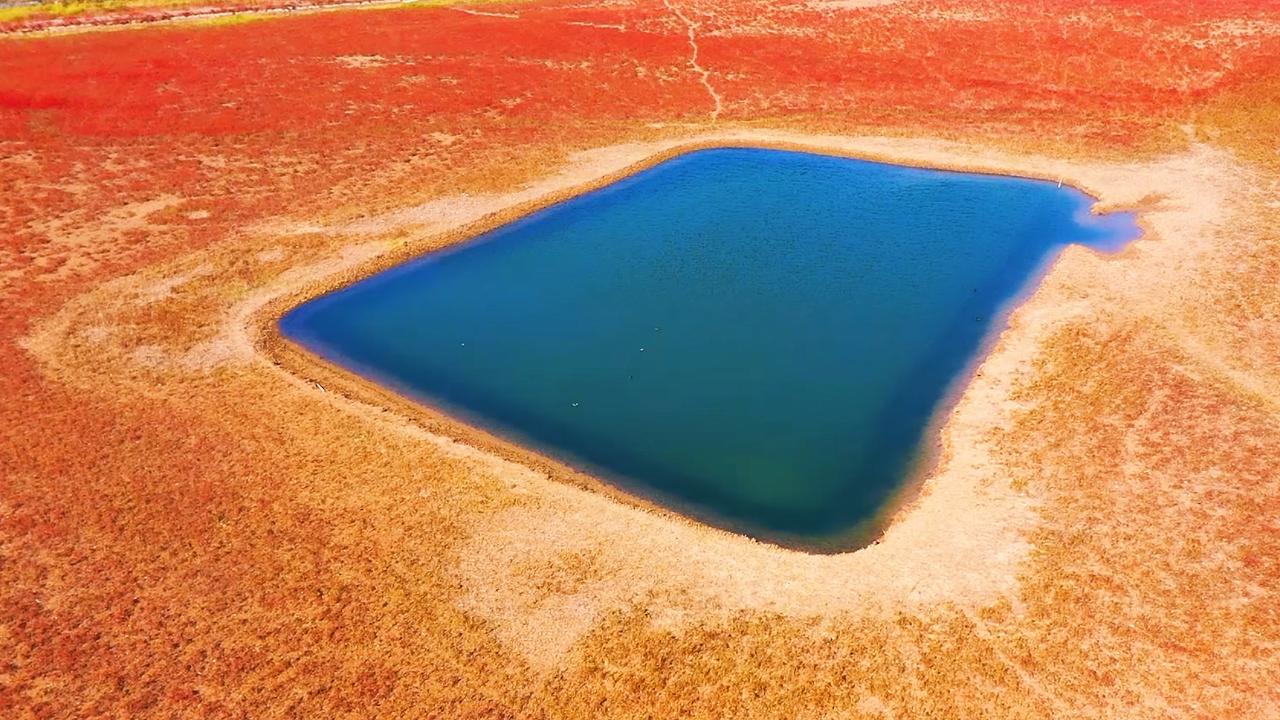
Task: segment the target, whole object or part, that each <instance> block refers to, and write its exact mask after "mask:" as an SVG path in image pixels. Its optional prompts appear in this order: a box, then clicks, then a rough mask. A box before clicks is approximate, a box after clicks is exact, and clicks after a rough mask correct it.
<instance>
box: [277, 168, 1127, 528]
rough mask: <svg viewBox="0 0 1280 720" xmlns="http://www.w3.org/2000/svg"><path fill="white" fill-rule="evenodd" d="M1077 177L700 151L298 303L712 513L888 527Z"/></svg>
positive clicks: (631, 482)
mask: <svg viewBox="0 0 1280 720" xmlns="http://www.w3.org/2000/svg"><path fill="white" fill-rule="evenodd" d="M1093 202H1094V201H1093V199H1092V198H1090V197H1089V196H1087V195H1085V194H1084V193H1082V192H1080V191H1078V190H1076V189H1073V188H1070V187H1066V186H1059V185H1058V184H1056V183H1052V182H1046V181H1040V180H1029V179H1023V178H1012V177H1004V176H995V175H981V174H972V173H960V172H951V171H940V170H929V169H922V168H914V167H904V166H898V165H891V164H884V163H876V162H868V161H863V160H853V159H848V158H843V157H833V156H827V155H819V154H812V153H804V152H795V151H784V150H771V149H760V148H720V149H710V150H697V151H693V152H690V153H687V154H684V155H681V156H678V157H676V158H673V159H671V160H667V161H665V162H662V163H660V164H658V165H655V166H653V167H651V168H648V169H646V170H643V171H641V172H639V173H636V174H635V175H632V176H629V177H627V178H624V179H622V180H620V181H618V182H615V183H613V184H610V185H608V186H606V187H603V188H600V189H597V190H594V191H591V192H588V193H585V194H583V195H580V196H577V197H575V198H572V199H570V200H567V201H565V202H562V203H559V204H556V205H553V206H550V207H547V208H544V209H542V210H540V211H537V212H535V213H532V214H530V215H527V216H525V217H523V218H521V219H519V220H517V221H515V222H512V223H510V224H507V225H505V226H503V227H500V228H497V229H495V230H493V231H491V232H487V233H484V234H483V235H480V236H478V237H476V238H474V239H473V240H471V241H470V242H467V243H464V244H461V245H458V246H454V247H451V248H448V249H446V250H443V251H440V252H436V253H432V254H430V255H425V256H422V257H419V258H416V259H414V260H411V261H409V262H406V263H404V264H402V265H399V266H397V267H394V268H391V269H389V270H386V271H383V272H380V273H377V274H375V275H372V276H370V277H368V278H365V279H363V280H360V281H358V282H356V283H353V284H351V285H348V286H346V287H343V288H341V289H338V290H335V291H333V292H330V293H328V294H325V295H322V296H320V297H317V298H315V299H313V300H310V301H308V302H306V303H303V304H302V305H300V306H298V307H296V308H294V309H293V310H291V311H289V312H288V313H286V314H285V316H284V317H283V318H282V319H281V320H280V330H281V332H282V333H283V335H284V336H285V337H287V338H289V339H290V340H292V341H294V342H296V343H299V344H301V345H302V346H304V347H305V348H307V349H309V350H310V351H312V352H314V353H316V354H318V355H320V356H321V357H323V358H325V359H327V360H329V361H331V362H334V363H337V364H339V365H341V366H343V367H346V368H347V369H349V370H352V371H354V372H356V373H358V374H360V375H362V376H364V377H367V378H369V379H371V380H372V381H374V382H377V383H379V384H382V385H384V386H386V387H388V388H390V389H393V390H395V391H396V392H399V393H401V394H404V395H407V396H409V397H412V398H414V399H417V400H419V401H421V402H424V403H427V404H430V405H432V406H436V407H439V408H441V409H443V410H445V411H446V412H448V413H450V414H452V415H454V416H456V417H458V418H459V419H461V420H463V421H465V422H468V423H470V424H473V425H476V426H479V427H481V428H483V429H486V430H489V431H491V432H493V433H495V434H497V435H500V436H503V437H505V438H508V439H510V440H512V441H515V442H518V443H520V444H522V445H525V446H527V447H530V448H533V449H536V450H537V451H539V452H542V453H544V454H546V455H549V456H551V457H554V458H556V459H559V460H561V461H563V462H565V463H567V464H569V465H571V466H574V467H577V468H579V469H582V470H584V471H586V472H588V473H590V474H592V475H595V476H597V477H600V478H602V479H604V480H606V481H609V482H612V483H615V484H617V485H619V486H621V487H623V488H624V489H626V490H628V491H630V492H633V493H636V494H639V495H642V496H644V497H646V498H649V499H651V500H653V501H655V502H658V503H659V504H663V505H666V506H668V507H671V508H672V509H674V510H676V511H678V512H681V513H683V514H686V515H689V516H692V517H695V518H697V519H700V520H702V521H704V522H707V523H710V524H713V525H716V526H719V527H724V528H727V529H731V530H734V531H737V532H742V533H745V534H748V535H751V536H753V537H756V538H758V539H761V540H765V541H769V542H775V543H779V544H784V545H788V546H793V547H802V548H805V549H810V550H815V551H830V550H834V549H847V548H848V547H852V546H856V545H857V544H859V543H861V542H865V540H866V539H867V538H866V537H865V532H860V531H859V528H866V527H867V523H868V522H869V521H870V520H871V519H873V518H875V517H876V516H877V514H878V513H880V511H881V510H882V509H883V508H884V507H885V505H886V503H887V502H889V501H891V499H892V498H893V497H894V495H895V493H896V492H897V491H898V490H899V489H900V488H901V487H902V485H903V482H904V481H905V479H906V478H907V477H908V476H909V475H910V472H911V468H912V465H913V463H914V462H915V460H916V459H917V458H918V457H920V452H921V450H922V448H927V447H929V445H930V442H931V440H932V438H928V437H926V433H927V431H928V429H929V427H930V420H931V418H932V417H933V416H934V414H935V413H936V412H937V410H938V409H939V408H940V407H941V406H942V404H943V403H944V402H945V399H946V397H947V393H948V389H949V388H950V387H951V386H952V384H953V382H954V381H955V380H956V379H957V378H959V377H961V376H962V375H963V373H964V370H965V369H966V368H967V367H969V366H971V364H972V363H973V362H974V361H975V360H976V359H977V354H978V353H979V352H980V351H981V349H982V348H983V346H984V343H983V341H984V339H985V338H987V337H988V335H989V334H990V333H991V332H992V331H993V328H995V327H996V326H997V325H998V324H999V320H1000V318H1001V314H1002V313H1003V312H1005V311H1007V310H1008V309H1009V307H1008V306H1009V305H1010V303H1011V301H1013V300H1014V299H1015V298H1017V297H1018V296H1019V295H1020V294H1021V293H1023V292H1024V291H1025V290H1027V289H1028V286H1029V284H1030V283H1033V282H1034V281H1035V279H1036V278H1037V277H1038V276H1039V273H1040V271H1041V270H1042V269H1043V268H1044V267H1045V266H1046V264H1047V263H1048V262H1049V261H1050V260H1052V259H1053V258H1054V257H1056V255H1057V253H1058V252H1060V251H1061V249H1062V248H1063V247H1065V246H1066V245H1068V244H1071V243H1081V244H1086V245H1090V246H1093V247H1096V248H1098V249H1101V250H1113V249H1117V248H1119V247H1121V246H1122V245H1123V244H1124V243H1125V242H1127V241H1129V240H1131V239H1133V238H1134V237H1136V236H1137V235H1138V234H1139V231H1138V228H1137V225H1136V222H1135V219H1134V217H1133V216H1132V215H1131V214H1127V213H1115V214H1110V215H1093V214H1091V213H1090V207H1091V206H1092V204H1093Z"/></svg>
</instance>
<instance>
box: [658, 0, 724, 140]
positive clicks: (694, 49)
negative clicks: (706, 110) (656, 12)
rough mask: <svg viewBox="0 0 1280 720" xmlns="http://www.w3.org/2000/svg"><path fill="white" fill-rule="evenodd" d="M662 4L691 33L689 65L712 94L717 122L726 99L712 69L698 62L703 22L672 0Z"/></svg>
mask: <svg viewBox="0 0 1280 720" xmlns="http://www.w3.org/2000/svg"><path fill="white" fill-rule="evenodd" d="M662 4H663V5H666V6H667V10H669V11H670V12H671V14H672V15H675V16H676V17H677V18H679V19H680V22H683V23H684V26H685V30H686V31H688V33H689V49H690V55H689V67H690V68H692V69H693V71H694V72H695V73H697V74H698V79H699V81H700V82H701V83H702V86H703V87H705V88H706V89H707V94H708V95H710V96H711V100H712V102H714V103H715V107H714V109H712V111H711V121H712V122H715V121H716V120H718V119H719V118H720V113H721V112H723V111H724V99H723V98H721V97H720V93H718V92H716V89H715V87H714V86H712V84H711V71H710V70H708V69H706V68H704V67H702V65H700V64H698V52H699V51H698V39H697V35H696V33H697V30H698V27H699V26H700V25H701V23H695V22H693V21H692V20H690V19H689V18H688V17H687V16H685V14H684V13H682V12H680V8H678V7H676V6H675V5H674V4H673V3H672V2H671V0H662Z"/></svg>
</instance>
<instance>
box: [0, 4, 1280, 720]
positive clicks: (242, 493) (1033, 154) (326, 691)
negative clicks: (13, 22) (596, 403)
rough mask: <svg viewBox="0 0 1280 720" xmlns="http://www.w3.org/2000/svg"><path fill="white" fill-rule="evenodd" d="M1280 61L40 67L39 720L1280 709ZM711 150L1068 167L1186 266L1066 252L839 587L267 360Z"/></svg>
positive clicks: (704, 58)
mask: <svg viewBox="0 0 1280 720" xmlns="http://www.w3.org/2000/svg"><path fill="white" fill-rule="evenodd" d="M464 10H466V9H464ZM144 39H145V42H144ZM1277 69H1280V9H1277V8H1275V7H1274V6H1273V4H1272V3H1270V2H1263V1H1261V0H1260V1H1259V2H1246V1H1244V0H1241V1H1239V2H1204V3H1187V2H1175V1H1174V0H1146V1H1143V2H1118V1H1116V2H1085V1H1084V0H1080V1H1078V2H1076V1H1073V0H1063V1H1062V2H1054V3H1032V4H1025V3H1019V4H1016V5H1015V4H1012V3H1009V4H1006V3H996V2H990V1H989V0H904V1H903V2H899V3H848V2H821V1H820V0H813V1H812V2H806V3H789V4H777V3H768V4H765V3H746V2H743V3H729V2H701V1H700V2H685V1H683V0H669V1H668V2H662V1H658V2H654V1H651V0H623V1H621V2H601V3H587V4H582V3H568V2H565V3H529V4H521V5H518V6H517V5H512V6H488V7H485V8H483V9H482V10H481V9H474V10H473V11H468V12H463V11H459V10H458V9H449V8H432V9H422V8H419V9H408V10H393V11H382V10H379V11H357V12H350V13H348V12H335V13H324V14H316V15H308V16H299V17H289V18H282V19H273V20H271V21H264V22H255V23H250V24H245V25H234V26H226V27H178V26H173V27H166V28H154V29H144V30H129V31H121V32H110V33H85V34H78V35H74V36H64V37H40V38H21V39H2V38H0V192H2V193H3V194H2V195H0V197H3V201H0V231H2V232H0V302H2V304H0V307H2V308H3V311H0V341H2V342H3V343H4V352H0V397H3V398H5V402H4V403H0V431H2V433H3V435H2V439H3V442H2V443H0V716H4V717H18V718H25V717H33V718H34V717H41V718H42V717H91V716H113V717H120V716H128V717H166V718H167V717H175V716H209V717H235V716H252V717H294V716H306V717H313V716H351V717H369V716H422V717H451V718H452V717H504V716H517V717H592V718H596V717H637V716H656V717H672V716H681V717H813V718H820V717H821V718H827V717H850V718H860V717H991V716H1006V717H1088V718H1093V717H1171V716H1174V717H1271V716H1277V715H1280V691H1278V690H1277V688H1278V687H1280V659H1278V658H1280V521H1278V520H1277V518H1280V160H1278V159H1277V158H1280V145H1278V141H1277V138H1278V137H1280V82H1277V81H1276V80H1275V75H1276V73H1275V71H1276V70H1277ZM709 140H725V141H733V142H748V141H749V142H788V143H802V144H808V145H810V146H814V147H820V148H823V149H828V150H832V151H837V152H847V153H853V154H858V155H865V156H874V157H881V158H891V159H896V160H900V161H904V162H914V163H922V164H933V165H946V166H953V167H967V168H974V169H984V170H996V171H1003V172H1017V173H1024V174H1033V175H1040V176H1045V177H1057V178H1061V179H1064V180H1066V181H1068V182H1073V183H1077V184H1079V185H1081V186H1082V187H1085V188H1088V189H1089V190H1091V191H1092V192H1094V193H1095V194H1097V195H1098V196H1099V197H1100V198H1101V199H1102V202H1103V203H1104V204H1106V205H1109V206H1114V207H1132V208H1136V209H1138V210H1140V211H1141V213H1142V218H1143V222H1144V226H1145V227H1146V229H1147V235H1146V237H1144V238H1143V239H1142V240H1141V241H1139V242H1138V243H1136V244H1135V245H1133V246H1132V247H1131V248H1130V249H1129V250H1127V251H1125V252H1124V253H1122V254H1120V255H1118V256H1115V257H1103V256H1098V255H1095V254H1092V253H1090V252H1088V251H1086V250H1083V249H1079V248H1076V249H1072V250H1071V251H1069V252H1068V253H1066V254H1065V255H1064V256H1063V258H1062V259H1061V260H1060V261H1059V262H1058V264H1057V265H1056V266H1055V267H1054V268H1053V270H1052V271H1051V272H1050V274H1049V275H1048V277H1047V278H1046V279H1045V281H1044V283H1043V285H1042V286H1041V288H1040V289H1039V290H1038V292H1037V293H1036V294H1035V295H1034V296H1033V297H1031V298H1030V299H1029V300H1028V301H1027V303H1026V304H1025V305H1023V306H1022V307H1021V308H1020V309H1019V310H1018V311H1017V312H1016V313H1015V314H1014V316H1013V318H1012V319H1011V322H1010V325H1009V327H1008V328H1007V329H1006V330H1005V331H1004V332H1003V334H1002V335H1001V336H1000V339H999V341H998V343H997V345H996V347H995V349H994V350H993V351H992V353H991V355H990V356H989V357H988V358H987V360H986V361H985V363H984V364H983V366H982V367H981V368H980V370H979V372H978V373H977V375H976V377H975V378H974V379H973V381H972V382H971V383H970V385H969V386H968V387H967V389H966V391H965V393H964V395H963V397H962V398H961V400H960V402H959V404H958V406H957V407H956V409H955V411H954V412H953V413H952V415H951V416H950V417H949V418H948V419H947V421H946V423H945V424H944V426H943V428H942V430H941V432H942V441H943V455H942V459H941V462H940V464H939V466H938V468H937V470H936V471H935V472H934V473H933V475H932V476H931V477H930V478H929V479H928V480H927V481H926V483H925V486H924V489H923V492H922V494H921V496H920V497H919V498H918V499H917V500H916V501H915V502H914V503H912V504H911V505H910V506H909V507H906V508H904V509H902V510H901V511H900V512H899V514H898V515H897V516H896V517H895V519H894V522H893V524H892V526H891V527H890V528H889V530H888V532H887V533H886V535H885V536H884V538H882V540H881V541H880V542H879V543H878V544H876V545H874V546H872V547H869V548H866V549H864V550H860V551H858V552H854V553H849V554H845V555H838V556H823V557H817V556H808V555H804V554H801V553H794V552H788V551H784V550H780V549H778V548H774V547H768V546H762V545H758V544H755V543H752V542H750V541H749V540H746V539H744V538H740V537H735V536H731V535H728V534H725V533H721V532H717V531H714V530H710V529H707V528H703V527H700V526H697V525H695V524H692V523H688V522H685V521H682V520H680V519H677V518H672V517H670V516H667V515H664V514H660V513H651V512H647V511H645V510H643V509H641V508H638V507H636V506H635V505H634V504H629V503H626V502H619V501H617V500H616V499H612V498H610V497H607V496H605V495H603V494H600V493H597V492H593V491H592V490H590V489H585V488H583V487H580V486H578V485H574V484H570V483H563V482H558V481H557V480H555V479H553V478H551V477H549V476H548V475H547V473H546V472H544V471H543V469H541V468H540V467H538V466H536V465H535V466H533V467H530V466H529V465H527V464H524V463H521V462H516V461H513V460H511V459H508V458H504V457H500V456H499V455H497V454H495V453H493V452H491V451H489V450H488V449H485V448H483V447H481V448H477V447H473V446H472V445H469V444H468V443H466V442H459V441H458V440H456V439H454V437H453V436H452V435H451V434H450V432H449V428H448V427H445V426H442V425H434V424H432V423H430V422H427V423H426V424H423V423H421V422H418V421H417V420H415V419H414V418H413V417H410V416H408V415H406V414H405V413H402V412H399V411H397V410H395V409H390V408H386V407H382V406H380V405H378V404H371V403H369V402H365V400H366V399H367V398H366V397H365V396H364V395H362V394H361V393H359V392H358V391H357V390H356V389H353V388H348V387H345V386H341V385H337V386H335V385H332V384H327V383H325V382H323V381H322V385H324V387H323V388H321V387H318V386H317V385H316V384H315V383H314V382H313V380H314V379H318V378H319V376H318V375H315V374H311V373H322V372H323V371H322V370H320V369H317V368H307V367H306V366H304V365H298V364H289V366H288V367H282V366H280V365H278V364H277V363H276V362H274V361H273V357H274V356H272V355H269V354H267V353H265V352H264V349H265V348H264V346H263V345H262V344H261V343H260V338H259V335H258V331H259V329H260V322H261V321H262V320H263V317H264V315H263V314H264V313H267V312H269V311H270V309H271V308H273V307H274V305H273V303H278V302H279V301H280V299H281V298H287V297H290V296H292V295H293V294H295V293H298V292H302V291H305V289H306V288H308V287H314V286H316V285H317V284H323V283H325V282H330V281H331V279H332V278H334V277H336V276H341V275H342V274H343V273H349V272H353V271H355V270H357V269H358V268H359V267H361V266H362V265H365V264H368V263H376V262H378V259H379V258H380V257H388V256H394V255H396V254H398V253H409V252H416V251H420V250H424V249H428V248H431V247H434V246H438V245H440V244H441V243H444V242H448V241H450V240H452V239H453V238H455V237H456V235H455V234H453V231H455V230H456V229H457V228H459V227H462V226H465V225H466V224H467V223H470V222H473V221H477V220H483V218H484V217H485V216H486V215H488V214H490V213H493V212H498V211H502V210H503V209H504V208H508V207H510V206H512V205H515V204H519V203H526V202H536V201H537V200H538V198H540V197H543V196H545V195H547V194H549V193H555V192H558V191H563V190H565V189H566V188H572V187H574V186H577V185H580V184H583V183H589V182H591V181H593V180H595V179H597V178H599V177H602V176H606V175H608V174H610V173H612V172H616V171H617V170H619V169H620V168H623V167H626V166H627V165H629V164H631V163H633V162H638V161H641V160H643V159H644V158H646V157H649V156H651V155H652V154H654V153H656V152H660V151H662V150H664V149H668V148H671V147H673V146H676V145H679V144H682V143H687V142H693V141H709ZM268 319H269V318H268ZM325 380H327V378H325Z"/></svg>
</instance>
